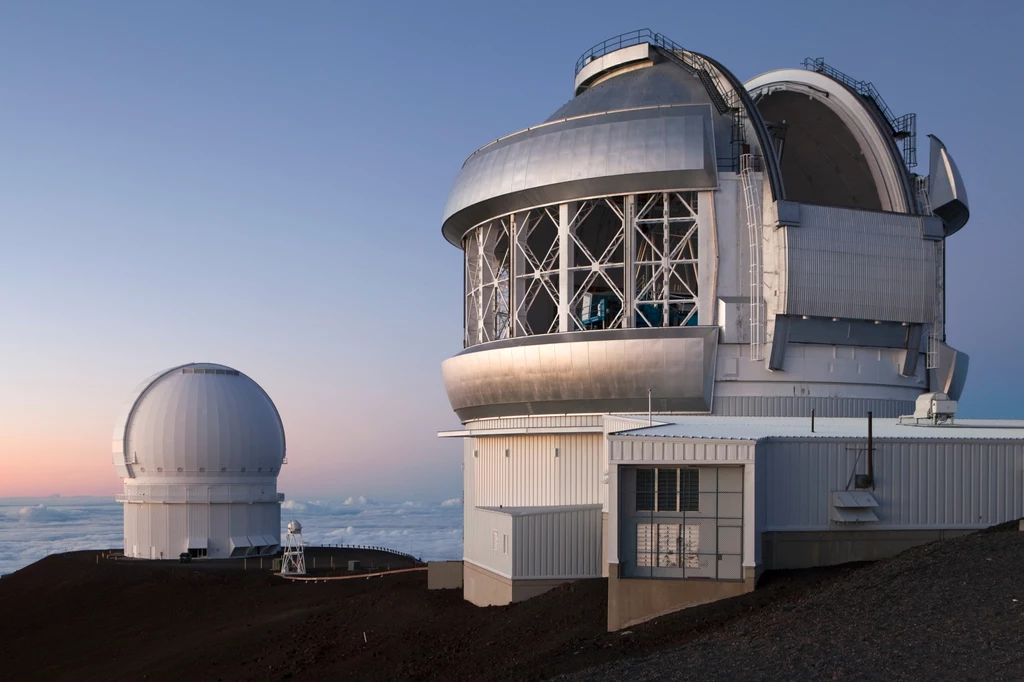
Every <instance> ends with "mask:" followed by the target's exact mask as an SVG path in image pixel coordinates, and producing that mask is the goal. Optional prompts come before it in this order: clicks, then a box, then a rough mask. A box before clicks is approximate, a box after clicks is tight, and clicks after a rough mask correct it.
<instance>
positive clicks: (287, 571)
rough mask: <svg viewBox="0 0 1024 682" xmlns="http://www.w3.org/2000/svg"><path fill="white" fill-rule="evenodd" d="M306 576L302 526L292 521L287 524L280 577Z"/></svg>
mask: <svg viewBox="0 0 1024 682" xmlns="http://www.w3.org/2000/svg"><path fill="white" fill-rule="evenodd" d="M305 574H306V549H305V544H304V543H303V542H302V524H300V523H299V522H298V521H292V522H290V523H289V524H288V535H286V536H285V538H284V556H283V557H282V558H281V575H305Z"/></svg>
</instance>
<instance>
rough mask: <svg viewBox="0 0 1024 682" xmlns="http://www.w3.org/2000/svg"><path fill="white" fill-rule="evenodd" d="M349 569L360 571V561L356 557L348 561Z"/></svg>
mask: <svg viewBox="0 0 1024 682" xmlns="http://www.w3.org/2000/svg"><path fill="white" fill-rule="evenodd" d="M348 570H350V571H358V570H359V562H358V561H356V560H355V559H352V560H351V561H349V562H348Z"/></svg>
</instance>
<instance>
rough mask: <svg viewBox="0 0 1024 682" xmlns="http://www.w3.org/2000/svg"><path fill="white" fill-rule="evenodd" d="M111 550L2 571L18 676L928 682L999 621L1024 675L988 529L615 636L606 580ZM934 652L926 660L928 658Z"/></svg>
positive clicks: (1007, 584) (10, 663)
mask: <svg viewBox="0 0 1024 682" xmlns="http://www.w3.org/2000/svg"><path fill="white" fill-rule="evenodd" d="M320 551H325V550H320ZM332 551H333V552H334V553H335V554H336V555H337V554H339V553H340V552H341V550H332ZM383 556H386V555H383ZM95 557H96V553H95V552H78V553H72V554H65V555H54V556H50V557H47V558H46V559H44V560H42V561H40V562H37V563H36V564H33V565H32V566H29V567H27V568H25V569H23V570H21V571H18V572H17V573H15V574H13V575H11V576H9V577H7V578H4V579H3V580H0V680H2V681H3V682H6V680H8V679H11V680H15V679H18V680H20V679H46V680H65V679H68V680H70V679H75V680H100V679H103V680H106V679H110V678H114V677H119V678H122V679H146V680H165V679H166V680H170V679H179V678H191V679H199V680H283V679H305V678H309V677H313V678H320V679H359V680H399V679H409V680H441V679H445V680H476V679H481V680H537V679H546V678H549V677H552V676H555V675H559V674H563V673H569V674H570V675H571V677H572V678H573V679H636V680H638V679H666V678H668V679H687V678H692V677H695V676H696V677H700V678H701V679H730V678H731V679H748V678H754V679H787V678H788V679H794V675H795V676H796V677H802V676H803V673H807V674H809V675H810V676H811V677H814V678H820V677H821V676H823V675H826V676H829V677H834V675H833V674H832V672H833V671H838V672H839V673H842V674H841V675H840V677H842V678H843V679H874V678H872V677H871V676H867V677H865V676H863V675H861V676H859V677H858V675H856V674H851V673H850V672H849V671H851V670H852V671H854V672H856V671H857V670H858V669H859V668H858V667H857V666H858V662H859V661H863V660H869V661H873V662H874V664H875V665H876V666H883V665H887V666H889V668H888V670H894V669H895V667H898V666H900V665H902V666H903V667H904V668H906V670H907V671H909V672H907V673H906V674H904V675H897V676H896V678H903V679H914V677H913V671H914V670H915V666H920V665H927V666H928V667H927V669H928V670H930V671H935V670H943V669H948V670H961V671H962V670H967V671H971V670H973V671H975V672H976V673H978V674H977V675H968V677H978V676H979V675H981V674H982V673H983V672H985V671H986V670H988V668H986V667H985V665H986V663H985V661H983V660H982V661H980V662H979V661H973V660H970V659H969V657H968V658H964V657H965V656H967V654H965V653H964V652H965V651H969V650H970V648H969V647H971V646H977V643H975V642H973V639H976V637H974V635H973V634H972V630H978V629H979V628H980V627H981V625H979V624H983V625H984V627H983V630H982V631H981V632H980V634H979V633H974V634H978V636H980V637H982V638H983V639H984V640H985V641H986V642H988V646H987V651H988V655H989V659H988V661H989V663H990V664H991V665H989V667H990V668H992V670H993V671H995V678H1003V679H1021V678H1024V654H1021V655H1018V656H1017V657H1016V658H1013V657H1012V656H1011V657H1010V658H1008V657H1007V656H1008V653H1007V652H1010V651H1014V650H1020V649H1021V645H1022V644H1024V621H1022V616H1021V613H1022V611H1021V609H1020V608H1019V607H1018V606H1017V602H1012V601H1011V598H1024V595H1018V594H1016V592H1017V591H1020V590H1021V589H1022V585H1024V581H1021V578H1020V575H1021V574H1020V568H1019V567H1020V566H1021V565H1022V560H1024V533H987V534H985V533H981V534H976V535H973V536H967V537H964V538H958V539H956V540H951V541H947V542H943V543H935V544H933V545H928V546H925V547H922V548H918V549H915V550H911V551H910V552H906V553H904V554H903V555H901V556H900V557H897V558H895V559H893V560H889V561H883V562H878V563H876V564H873V565H870V566H867V567H857V566H842V567H836V568H830V569H818V570H810V571H791V572H779V573H775V574H767V575H766V576H765V577H764V578H763V579H762V583H761V585H760V586H759V587H758V589H757V590H756V591H754V592H753V593H750V594H747V595H743V596H741V597H737V598H734V599H728V600H724V601H720V602H716V603H714V604H707V605H704V606H700V607H696V608H692V609H688V610H686V611H682V612H679V613H675V614H671V615H669V616H666V617H664V618H660V619H658V620H656V621H652V622H650V623H645V624H643V625H640V626H637V627H635V628H632V629H631V632H630V633H629V634H620V633H607V632H606V631H605V622H606V620H605V618H606V615H605V614H606V603H607V602H606V597H607V595H606V592H607V584H606V582H605V581H604V580H587V581H579V582H576V583H573V584H569V585H565V586H562V587H561V588H558V589H555V590H552V591H550V592H548V593H546V594H544V595H541V596H540V597H537V598H535V599H531V600H529V601H526V602H523V603H521V604H513V605H509V606H503V607H492V608H477V607H475V606H472V605H470V604H468V603H466V602H464V601H463V600H462V596H461V591H457V590H443V591H428V590H427V589H426V574H425V573H404V574H398V575H391V576H384V577H377V578H368V579H363V580H340V581H325V582H318V583H310V582H290V581H286V580H284V579H282V578H280V577H276V576H273V575H271V574H270V573H269V571H268V570H262V571H261V570H258V569H257V570H254V569H253V567H252V566H251V565H250V566H249V570H247V571H242V570H239V569H237V568H234V569H232V568H230V567H227V566H223V565H221V566H219V567H218V566H217V565H215V564H212V563H211V564H206V565H201V564H191V565H177V564H157V563H153V562H124V561H120V562H115V561H110V560H100V563H98V564H97V563H96V558H95ZM341 560H342V558H341V557H338V558H337V562H338V563H340V561H341ZM362 560H363V562H364V564H368V563H370V562H374V561H375V558H374V556H372V555H369V554H364V555H363V557H362ZM385 561H387V560H386V559H383V560H377V561H375V563H379V564H382V563H385ZM318 563H319V560H318ZM946 575H948V576H949V578H950V579H949V580H945V579H944V576H946ZM965 575H970V576H971V579H970V580H967V579H965ZM975 599H983V600H985V601H983V602H980V603H979V606H978V609H979V613H981V614H983V617H982V616H979V618H981V620H978V619H977V618H975V619H974V620H972V618H973V617H972V616H969V615H967V614H965V613H964V610H965V609H966V608H967V606H965V605H969V604H971V603H972V600H975ZM995 599H999V600H1000V601H999V606H998V607H995V606H992V605H991V604H993V603H994V602H992V600H995ZM1003 602H1005V604H1004V603H1003ZM942 604H949V608H948V609H943V607H942ZM922 605H924V607H925V608H924V610H923V611H922V610H921V606H922ZM993 609H994V610H993ZM975 620H977V622H975ZM917 631H919V632H920V633H922V634H919V635H915V634H914V633H915V632H917ZM894 635H898V637H899V639H895V640H894V639H892V637H893V636H894ZM364 637H365V639H364ZM819 640H821V641H819ZM897 642H898V646H897V645H896V643H897ZM915 646H917V647H918V649H915V648H914V647H915ZM1014 647H1017V649H1014ZM917 650H919V651H920V653H921V654H922V656H923V657H926V658H927V660H925V661H924V662H923V663H915V661H914V660H913V657H914V655H915V654H914V652H915V651H917ZM943 652H949V653H948V656H949V657H950V660H945V659H943ZM995 653H999V654H1000V655H999V657H994V656H993V654H995ZM652 656H653V658H652ZM1011 659H1012V660H1011ZM666 662H667V663H666ZM698 662H699V665H698ZM665 665H668V668H666V667H665ZM594 666H598V667H596V668H595V667H594ZM894 666H895V667H894ZM993 666H995V667H993ZM873 669H874V670H876V672H882V673H884V672H885V671H886V668H883V667H876V668H873ZM917 669H920V668H919V667H918V668H917ZM666 673H669V674H666ZM940 677H941V676H940ZM836 679H839V678H836Z"/></svg>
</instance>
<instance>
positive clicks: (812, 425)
mask: <svg viewBox="0 0 1024 682" xmlns="http://www.w3.org/2000/svg"><path fill="white" fill-rule="evenodd" d="M811 433H814V408H813V407H812V408H811Z"/></svg>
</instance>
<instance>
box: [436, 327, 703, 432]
mask: <svg viewBox="0 0 1024 682" xmlns="http://www.w3.org/2000/svg"><path fill="white" fill-rule="evenodd" d="M717 349H718V328H717V327H682V328H663V329H623V330H615V331H595V332H574V333H568V334H549V335H546V336H535V337H525V338H520V339H510V340H507V341H497V342H493V343H488V344H482V345H479V346H474V347H472V348H468V349H466V350H465V351H463V352H462V353H460V354H459V355H456V356H455V357H453V358H449V359H448V360H445V362H444V363H443V364H442V365H441V373H442V374H443V376H444V383H445V389H446V390H447V392H448V399H449V400H450V401H451V404H452V409H454V410H455V413H456V414H457V415H458V416H459V419H460V420H462V421H468V420H471V419H481V418H485V417H503V416H513V415H528V414H563V413H585V412H645V411H647V409H648V405H649V404H650V407H651V409H653V410H654V411H656V412H708V411H710V409H711V397H712V390H713V386H714V371H715V358H716V353H717ZM648 390H649V391H650V403H648Z"/></svg>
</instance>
